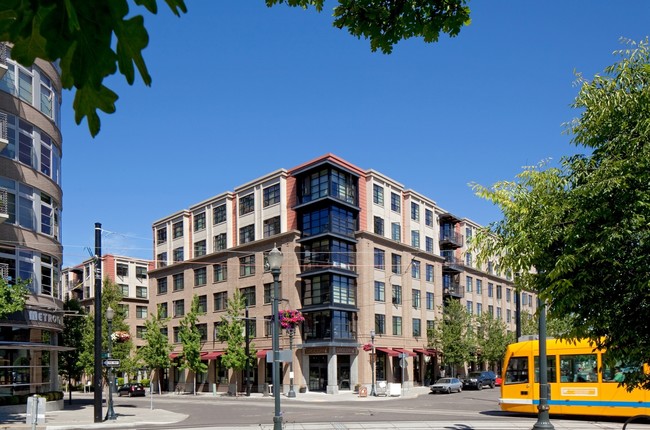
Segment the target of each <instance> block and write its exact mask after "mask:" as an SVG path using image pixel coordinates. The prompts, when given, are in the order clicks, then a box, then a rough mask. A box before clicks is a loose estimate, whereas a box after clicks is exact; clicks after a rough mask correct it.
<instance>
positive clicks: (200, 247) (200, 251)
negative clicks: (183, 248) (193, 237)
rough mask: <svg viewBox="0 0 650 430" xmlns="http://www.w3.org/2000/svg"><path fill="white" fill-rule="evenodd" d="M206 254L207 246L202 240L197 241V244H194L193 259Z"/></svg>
mask: <svg viewBox="0 0 650 430" xmlns="http://www.w3.org/2000/svg"><path fill="white" fill-rule="evenodd" d="M207 253H208V244H207V242H206V241H205V239H204V240H199V241H198V242H195V243H194V256H195V257H201V256H203V255H205V254H207Z"/></svg>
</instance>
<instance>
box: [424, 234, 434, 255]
mask: <svg viewBox="0 0 650 430" xmlns="http://www.w3.org/2000/svg"><path fill="white" fill-rule="evenodd" d="M424 248H425V250H426V251H427V252H433V238H432V237H429V236H426V237H425V238H424Z"/></svg>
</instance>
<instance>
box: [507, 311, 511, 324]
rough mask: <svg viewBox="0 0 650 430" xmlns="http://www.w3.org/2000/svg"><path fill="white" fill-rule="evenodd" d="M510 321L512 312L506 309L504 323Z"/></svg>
mask: <svg viewBox="0 0 650 430" xmlns="http://www.w3.org/2000/svg"><path fill="white" fill-rule="evenodd" d="M511 321H512V311H510V309H506V323H510V322H511Z"/></svg>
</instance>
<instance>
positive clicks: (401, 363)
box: [399, 358, 408, 367]
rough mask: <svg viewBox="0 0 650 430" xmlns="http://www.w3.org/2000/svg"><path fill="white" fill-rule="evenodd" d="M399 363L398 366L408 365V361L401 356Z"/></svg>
mask: <svg viewBox="0 0 650 430" xmlns="http://www.w3.org/2000/svg"><path fill="white" fill-rule="evenodd" d="M399 365H400V367H407V366H408V362H407V361H406V359H405V358H402V359H400V361H399Z"/></svg>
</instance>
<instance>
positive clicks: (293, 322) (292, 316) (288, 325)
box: [280, 309, 305, 330]
mask: <svg viewBox="0 0 650 430" xmlns="http://www.w3.org/2000/svg"><path fill="white" fill-rule="evenodd" d="M304 321H305V317H303V316H302V312H300V311H295V310H291V309H287V310H283V311H280V325H281V326H282V328H283V329H286V330H295V328H296V327H297V326H298V324H301V323H303V322H304Z"/></svg>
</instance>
